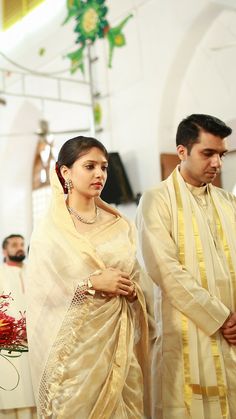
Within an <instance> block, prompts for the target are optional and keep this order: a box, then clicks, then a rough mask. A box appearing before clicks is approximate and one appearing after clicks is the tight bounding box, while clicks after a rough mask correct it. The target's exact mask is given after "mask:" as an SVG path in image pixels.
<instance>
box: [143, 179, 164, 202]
mask: <svg viewBox="0 0 236 419" xmlns="http://www.w3.org/2000/svg"><path fill="white" fill-rule="evenodd" d="M167 195H168V188H167V183H166V180H163V181H162V182H160V183H159V184H158V185H156V186H153V187H152V188H149V189H147V190H146V191H145V192H144V193H143V195H142V197H143V198H144V199H147V198H152V199H160V198H161V197H162V198H165V197H166V196H167Z"/></svg>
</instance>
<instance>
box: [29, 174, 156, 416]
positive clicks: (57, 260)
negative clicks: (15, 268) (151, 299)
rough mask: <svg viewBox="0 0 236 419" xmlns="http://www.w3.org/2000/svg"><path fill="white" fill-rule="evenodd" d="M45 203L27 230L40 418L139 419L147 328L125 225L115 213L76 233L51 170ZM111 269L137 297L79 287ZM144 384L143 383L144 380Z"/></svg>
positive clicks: (131, 243)
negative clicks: (129, 281) (37, 221)
mask: <svg viewBox="0 0 236 419" xmlns="http://www.w3.org/2000/svg"><path fill="white" fill-rule="evenodd" d="M51 184H52V189H53V197H52V203H51V207H50V209H49V212H48V214H47V216H46V217H45V218H44V220H43V221H42V223H41V225H40V226H39V227H38V228H37V230H36V231H35V232H34V233H33V236H32V240H31V245H30V257H29V262H28V268H27V271H28V273H27V275H28V289H27V296H28V308H27V332H28V339H29V348H30V359H31V372H32V380H33V385H34V391H35V396H36V401H37V406H38V415H39V417H40V418H45V419H46V418H52V419H54V418H57V419H69V418H71V419H72V418H73V419H99V418H101V419H109V418H112V419H113V418H114V419H138V418H144V417H149V414H148V412H147V416H144V415H145V413H144V402H143V398H144V397H143V396H144V391H143V387H145V389H146V396H145V397H146V399H145V403H146V402H147V410H148V401H147V399H148V388H147V387H146V383H148V331H147V315H146V308H145V300H144V296H143V293H142V291H141V288H140V286H139V283H138V282H139V275H140V274H139V271H137V265H136V262H135V243H134V238H133V232H132V228H131V227H130V224H129V223H128V222H127V221H126V220H125V219H124V218H122V217H121V216H120V215H119V214H118V213H117V212H116V210H114V209H112V207H110V206H108V205H107V204H105V203H104V202H103V201H101V200H100V199H98V200H97V205H98V206H99V207H102V208H103V209H106V210H107V211H109V212H111V213H113V214H114V215H115V216H114V217H113V218H112V220H110V222H107V223H106V224H104V225H103V226H102V227H100V228H98V227H97V228H96V227H94V229H93V230H90V232H88V233H85V234H83V235H81V234H79V233H78V232H77V231H76V229H75V227H74V224H73V222H72V219H71V217H70V215H69V213H68V211H67V208H66V204H65V198H64V194H63V190H62V187H61V185H60V182H59V181H58V178H57V175H56V174H55V172H53V174H52V179H51ZM108 267H111V268H118V269H121V270H123V271H126V272H128V273H129V274H130V276H131V277H132V279H133V281H135V282H136V287H137V295H138V300H137V301H136V302H135V303H133V304H131V303H129V302H128V301H127V300H126V298H124V297H117V298H104V297H103V296H102V295H101V294H99V293H95V295H94V296H92V295H89V294H87V293H84V292H83V287H84V285H83V281H84V280H85V279H86V278H88V277H89V275H90V274H92V273H94V272H96V271H98V270H102V269H105V268H108ZM147 386H148V384H147Z"/></svg>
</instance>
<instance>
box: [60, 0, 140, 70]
mask: <svg viewBox="0 0 236 419" xmlns="http://www.w3.org/2000/svg"><path fill="white" fill-rule="evenodd" d="M104 3H105V0H67V12H68V14H67V17H66V19H65V21H64V22H63V24H65V23H67V22H68V21H69V20H70V19H71V18H74V19H75V20H76V26H75V28H74V32H75V33H76V35H77V38H76V44H79V45H80V47H79V48H78V49H77V50H76V51H74V52H71V53H69V54H67V57H68V58H69V59H70V60H71V73H72V74H73V73H75V72H76V71H77V70H78V69H80V70H81V71H82V72H83V71H84V49H85V47H86V44H87V42H90V43H92V44H93V43H94V42H95V41H96V40H97V39H99V38H107V40H108V43H109V60H108V67H111V65H112V57H113V51H114V48H115V47H123V46H124V45H125V43H126V40H125V36H124V34H123V33H122V29H123V27H124V26H125V24H126V23H127V21H128V20H129V19H130V18H131V17H132V15H129V16H127V17H126V18H125V19H124V20H122V22H120V24H119V25H117V26H115V27H114V28H112V27H111V26H110V25H109V22H108V20H107V19H106V15H107V12H108V8H107V6H105V4H104Z"/></svg>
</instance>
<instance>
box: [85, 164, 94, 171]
mask: <svg viewBox="0 0 236 419" xmlns="http://www.w3.org/2000/svg"><path fill="white" fill-rule="evenodd" d="M85 167H86V169H89V170H92V169H93V168H94V166H93V164H87V166H85Z"/></svg>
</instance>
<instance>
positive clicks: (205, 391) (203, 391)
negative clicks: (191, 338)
mask: <svg viewBox="0 0 236 419" xmlns="http://www.w3.org/2000/svg"><path fill="white" fill-rule="evenodd" d="M173 182H174V189H175V193H176V203H177V210H178V249H179V261H180V263H181V264H182V265H184V264H185V255H184V250H185V244H184V214H183V203H182V199H181V193H180V188H179V184H178V180H177V171H175V172H174V174H173ZM192 221H193V229H194V239H195V245H196V252H197V259H198V263H199V271H200V277H201V282H202V286H203V288H205V289H208V283H207V276H206V269H205V261H204V257H203V250H202V244H201V239H200V236H199V232H198V225H197V221H196V218H195V214H194V213H193V214H192ZM222 232H223V230H222ZM231 263H232V260H231ZM210 341H211V351H212V356H213V360H214V364H215V371H216V378H217V386H207V387H203V386H201V385H199V384H192V383H191V377H190V353H189V343H188V319H187V318H186V317H185V316H184V315H183V316H182V344H183V363H184V400H185V405H186V407H187V410H188V412H189V413H190V404H191V399H192V394H198V395H201V396H206V397H216V396H218V397H219V401H220V407H221V412H222V418H223V419H226V418H227V415H228V403H227V390H226V386H225V384H224V378H223V373H222V367H221V361H220V355H219V351H218V347H217V340H216V338H215V337H211V338H210Z"/></svg>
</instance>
